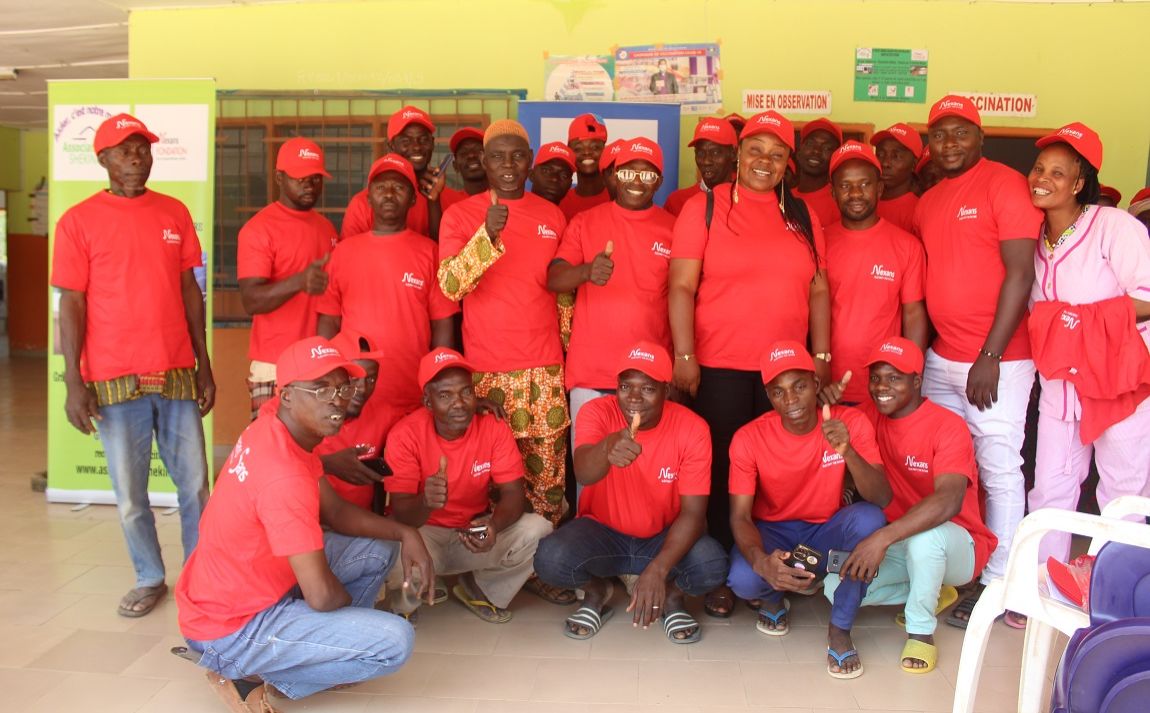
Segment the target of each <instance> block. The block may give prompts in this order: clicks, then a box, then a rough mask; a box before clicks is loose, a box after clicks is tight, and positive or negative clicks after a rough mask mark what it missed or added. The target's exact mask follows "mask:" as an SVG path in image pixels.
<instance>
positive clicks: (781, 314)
mask: <svg viewBox="0 0 1150 713" xmlns="http://www.w3.org/2000/svg"><path fill="white" fill-rule="evenodd" d="M714 195H715V211H714V215H713V217H712V218H711V230H710V234H709V235H708V232H707V228H706V211H707V197H706V196H705V195H703V194H700V195H697V196H695V197H694V198H692V199H691V200H690V201H688V202H687V205H685V206H683V212H682V213H680V214H679V219H678V220H677V221H675V233H674V241H673V243H672V247H671V257H672V258H673V259H674V258H686V259H691V260H702V261H703V271H702V274H701V275H700V276H699V291H698V293H697V294H696V295H695V354H696V355H697V357H698V359H699V363H700V364H702V365H703V366H709V367H715V368H721V369H741V370H743V371H758V369H759V361H760V360H761V359H762V355H763V354H764V353H765V352H766V351H767V349H768V347H770V345H771V344H773V343H774V342H776V341H778V340H780V339H792V340H794V341H796V342H799V343H805V342H806V341H807V328H808V324H809V316H810V306H809V305H810V289H811V280H812V279H814V276H815V266H816V263H815V258H814V256H813V255H812V254H811V249H810V243H808V242H807V239H806V238H804V237H803V236H802V235H800V234H799V233H794V232H791V231H789V230H787V228H786V225H785V224H784V222H783V216H782V214H781V213H780V212H779V199H778V197H777V196H776V195H775V194H774V193H755V192H753V191H749V190H745V189H744V190H740V191H739V203H738V204H737V205H732V203H731V185H730V184H723V185H721V186H719V187H718V188H716V190H715V192H714ZM811 227H812V228H813V229H814V237H815V248H816V250H817V251H818V255H819V264H820V265H824V264H825V262H824V258H825V257H826V243H825V241H824V240H823V229H822V226H821V224H820V223H819V219H818V218H817V217H812V218H811Z"/></svg>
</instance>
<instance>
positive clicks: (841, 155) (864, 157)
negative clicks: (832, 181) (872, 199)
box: [830, 140, 882, 176]
mask: <svg viewBox="0 0 1150 713" xmlns="http://www.w3.org/2000/svg"><path fill="white" fill-rule="evenodd" d="M847 161H866V162H867V163H869V164H870V165H872V166H874V167H875V168H877V169H878V173H879V175H880V176H881V175H882V164H881V163H879V160H878V157H877V156H875V155H874V149H873V148H871V147H870V146H863V145H862V144H860V143H859V142H857V141H854V140H851V141H848V142H846V143H845V144H843V145H842V146H840V147H838V148H837V149H835V152H834V153H833V154H831V167H830V173H832V174H833V173H834V172H835V169H837V168H838V167H839V166H841V165H843V164H844V163H846V162H847Z"/></svg>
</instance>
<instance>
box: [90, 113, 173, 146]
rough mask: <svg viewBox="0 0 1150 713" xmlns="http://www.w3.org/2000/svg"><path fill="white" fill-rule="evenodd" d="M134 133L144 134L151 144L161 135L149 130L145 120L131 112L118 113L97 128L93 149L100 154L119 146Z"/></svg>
mask: <svg viewBox="0 0 1150 713" xmlns="http://www.w3.org/2000/svg"><path fill="white" fill-rule="evenodd" d="M133 134H139V135H140V136H143V137H144V138H145V139H147V140H148V143H150V144H154V143H156V142H157V141H159V140H160V137H159V136H156V135H155V134H153V133H152V132H150V131H148V127H146V126H144V122H142V121H140V120H139V119H137V118H136V117H134V116H132V115H131V114H116V115H115V116H113V117H111V118H109V119H105V120H104V123H102V124H100V128H98V129H96V136H95V137H94V138H93V139H92V149H93V150H94V151H95V152H96V153H97V154H98V153H100V152H101V151H103V150H104V149H110V148H112V147H113V146H119V145H120V144H122V143H124V139H126V138H128V137H129V136H132V135H133Z"/></svg>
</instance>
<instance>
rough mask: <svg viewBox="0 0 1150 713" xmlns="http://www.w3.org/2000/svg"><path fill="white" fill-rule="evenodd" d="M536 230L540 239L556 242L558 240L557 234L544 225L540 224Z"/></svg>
mask: <svg viewBox="0 0 1150 713" xmlns="http://www.w3.org/2000/svg"><path fill="white" fill-rule="evenodd" d="M536 230H537V232H538V234H539V237H541V238H545V239H547V240H558V239H559V235H558V233H556V232H555V231H554V230H552V229H551V228H549V227H547V225H546V224H545V223H544V224H540V225H539V227H538V228H537V229H536Z"/></svg>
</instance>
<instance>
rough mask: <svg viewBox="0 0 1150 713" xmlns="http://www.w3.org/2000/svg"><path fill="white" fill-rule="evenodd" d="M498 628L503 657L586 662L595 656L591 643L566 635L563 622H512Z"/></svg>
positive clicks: (500, 649) (498, 646)
mask: <svg viewBox="0 0 1150 713" xmlns="http://www.w3.org/2000/svg"><path fill="white" fill-rule="evenodd" d="M489 626H490V625H489ZM498 629H499V641H498V643H496V645H495V653H496V654H499V655H501V656H548V657H552V658H562V659H585V658H587V657H588V655H589V654H590V653H591V642H590V641H576V640H575V639H569V638H567V637H566V636H564V635H563V629H562V624H561V623H560V622H551V621H535V622H517V621H511V622H508V623H507V624H500V625H498Z"/></svg>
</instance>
